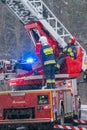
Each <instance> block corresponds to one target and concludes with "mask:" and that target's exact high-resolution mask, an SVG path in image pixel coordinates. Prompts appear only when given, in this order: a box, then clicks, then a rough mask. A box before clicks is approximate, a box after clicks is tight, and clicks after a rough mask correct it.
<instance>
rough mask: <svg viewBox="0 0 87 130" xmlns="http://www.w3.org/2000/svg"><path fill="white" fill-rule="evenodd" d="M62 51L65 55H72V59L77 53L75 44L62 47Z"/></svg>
mask: <svg viewBox="0 0 87 130" xmlns="http://www.w3.org/2000/svg"><path fill="white" fill-rule="evenodd" d="M63 53H64V54H66V55H67V56H70V57H72V58H73V59H76V55H77V49H76V46H75V45H68V46H67V47H65V48H64V49H63Z"/></svg>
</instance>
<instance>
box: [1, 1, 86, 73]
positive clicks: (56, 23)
mask: <svg viewBox="0 0 87 130" xmlns="http://www.w3.org/2000/svg"><path fill="white" fill-rule="evenodd" d="M2 1H3V0H2ZM5 3H6V5H7V6H8V7H9V9H10V10H11V11H12V12H14V14H15V15H16V16H17V17H18V18H19V20H20V21H21V22H22V23H23V24H27V23H29V22H31V21H37V20H39V21H40V22H41V23H42V25H43V26H44V27H45V28H46V29H47V30H48V31H49V32H50V34H51V35H52V37H53V38H54V39H55V40H56V41H57V42H58V43H59V44H60V46H62V47H63V48H64V47H65V46H66V45H67V42H66V40H67V38H69V37H70V36H72V34H71V33H70V32H69V31H68V30H67V29H66V28H65V27H64V25H63V24H62V23H61V22H60V20H59V19H58V18H57V17H56V16H55V15H54V14H53V12H52V11H51V10H50V9H49V8H48V7H47V5H46V4H45V3H44V2H43V1H42V0H5ZM76 44H77V45H79V46H81V45H80V43H79V42H78V41H76ZM81 48H82V50H83V66H82V69H83V70H85V69H86V68H87V67H86V66H85V64H84V62H85V60H87V59H86V57H87V56H86V50H85V49H84V48H83V47H82V46H81Z"/></svg>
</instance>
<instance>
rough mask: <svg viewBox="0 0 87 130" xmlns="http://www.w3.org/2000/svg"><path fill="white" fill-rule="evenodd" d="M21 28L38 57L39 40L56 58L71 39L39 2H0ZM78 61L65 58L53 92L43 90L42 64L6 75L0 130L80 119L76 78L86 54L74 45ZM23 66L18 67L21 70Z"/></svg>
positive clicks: (45, 126)
mask: <svg viewBox="0 0 87 130" xmlns="http://www.w3.org/2000/svg"><path fill="white" fill-rule="evenodd" d="M2 2H3V3H5V5H6V6H7V7H8V8H9V9H10V10H11V12H13V13H14V14H15V15H16V16H17V17H18V19H19V20H20V21H21V22H22V23H23V24H24V27H25V29H26V32H27V34H28V36H29V37H30V38H31V40H32V42H33V43H34V45H35V48H36V54H37V56H38V57H40V44H39V43H38V42H39V37H40V36H41V35H43V36H46V37H47V39H48V41H49V43H50V45H51V46H52V47H53V49H54V52H55V55H56V56H58V54H59V52H61V47H62V48H64V47H65V46H66V45H67V42H66V41H67V39H68V38H69V37H70V36H72V35H71V33H70V32H69V31H68V30H67V29H66V28H65V27H64V25H63V24H62V23H61V22H60V21H59V20H58V18H57V17H56V16H55V15H54V14H53V13H52V12H51V10H50V9H49V8H48V7H47V5H46V4H45V3H44V2H43V1H42V0H2ZM76 44H77V58H76V59H75V60H72V59H71V58H70V57H69V56H67V57H66V62H65V64H64V66H63V67H62V69H61V71H60V72H59V73H57V72H56V73H55V80H56V88H55V89H45V86H44V82H45V80H46V79H45V77H44V71H43V67H42V64H41V61H39V62H35V63H34V64H33V66H32V69H31V70H28V71H27V72H25V71H23V70H26V69H23V68H22V69H21V70H22V71H21V72H20V73H18V71H17V73H16V75H15V77H14V78H12V77H10V78H7V77H9V74H8V75H7V77H6V78H7V82H8V84H9V85H10V86H11V87H12V90H11V91H6V92H5V91H1V92H0V128H1V130H3V129H6V130H7V129H9V130H10V129H16V128H17V127H20V126H21V127H22V126H23V127H26V129H27V128H30V129H33V128H34V129H35V128H38V129H40V128H43V129H49V128H50V129H51V128H52V129H53V126H54V124H55V123H60V124H63V123H64V122H66V121H68V122H69V121H72V119H73V118H80V115H81V113H80V107H81V102H80V97H79V95H78V89H77V87H78V86H77V78H78V77H79V76H80V73H81V72H82V70H84V71H85V70H86V68H87V67H86V65H85V62H86V51H85V50H84V48H83V47H82V46H81V45H80V44H79V42H77V41H76ZM23 64H24V63H21V66H23Z"/></svg>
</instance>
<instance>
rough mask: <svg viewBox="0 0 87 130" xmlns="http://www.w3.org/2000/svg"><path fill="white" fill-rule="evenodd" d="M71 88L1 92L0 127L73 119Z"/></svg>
mask: <svg viewBox="0 0 87 130" xmlns="http://www.w3.org/2000/svg"><path fill="white" fill-rule="evenodd" d="M72 101H73V99H72V96H71V90H70V89H69V88H61V89H60V88H57V89H55V90H53V89H50V90H46V89H45V90H31V91H14V92H11V91H10V92H9V91H8V92H0V125H3V124H4V125H5V124H11V123H12V124H15V123H44V122H46V123H47V122H49V123H52V122H55V121H59V120H60V119H61V113H62V114H64V117H65V118H66V117H72V116H73V109H72Z"/></svg>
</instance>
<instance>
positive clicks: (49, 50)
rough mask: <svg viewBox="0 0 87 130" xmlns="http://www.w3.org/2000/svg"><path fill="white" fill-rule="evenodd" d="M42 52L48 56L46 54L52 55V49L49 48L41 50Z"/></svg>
mask: <svg viewBox="0 0 87 130" xmlns="http://www.w3.org/2000/svg"><path fill="white" fill-rule="evenodd" d="M43 52H44V53H45V55H48V54H53V49H52V48H51V47H50V48H46V49H44V50H43Z"/></svg>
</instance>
